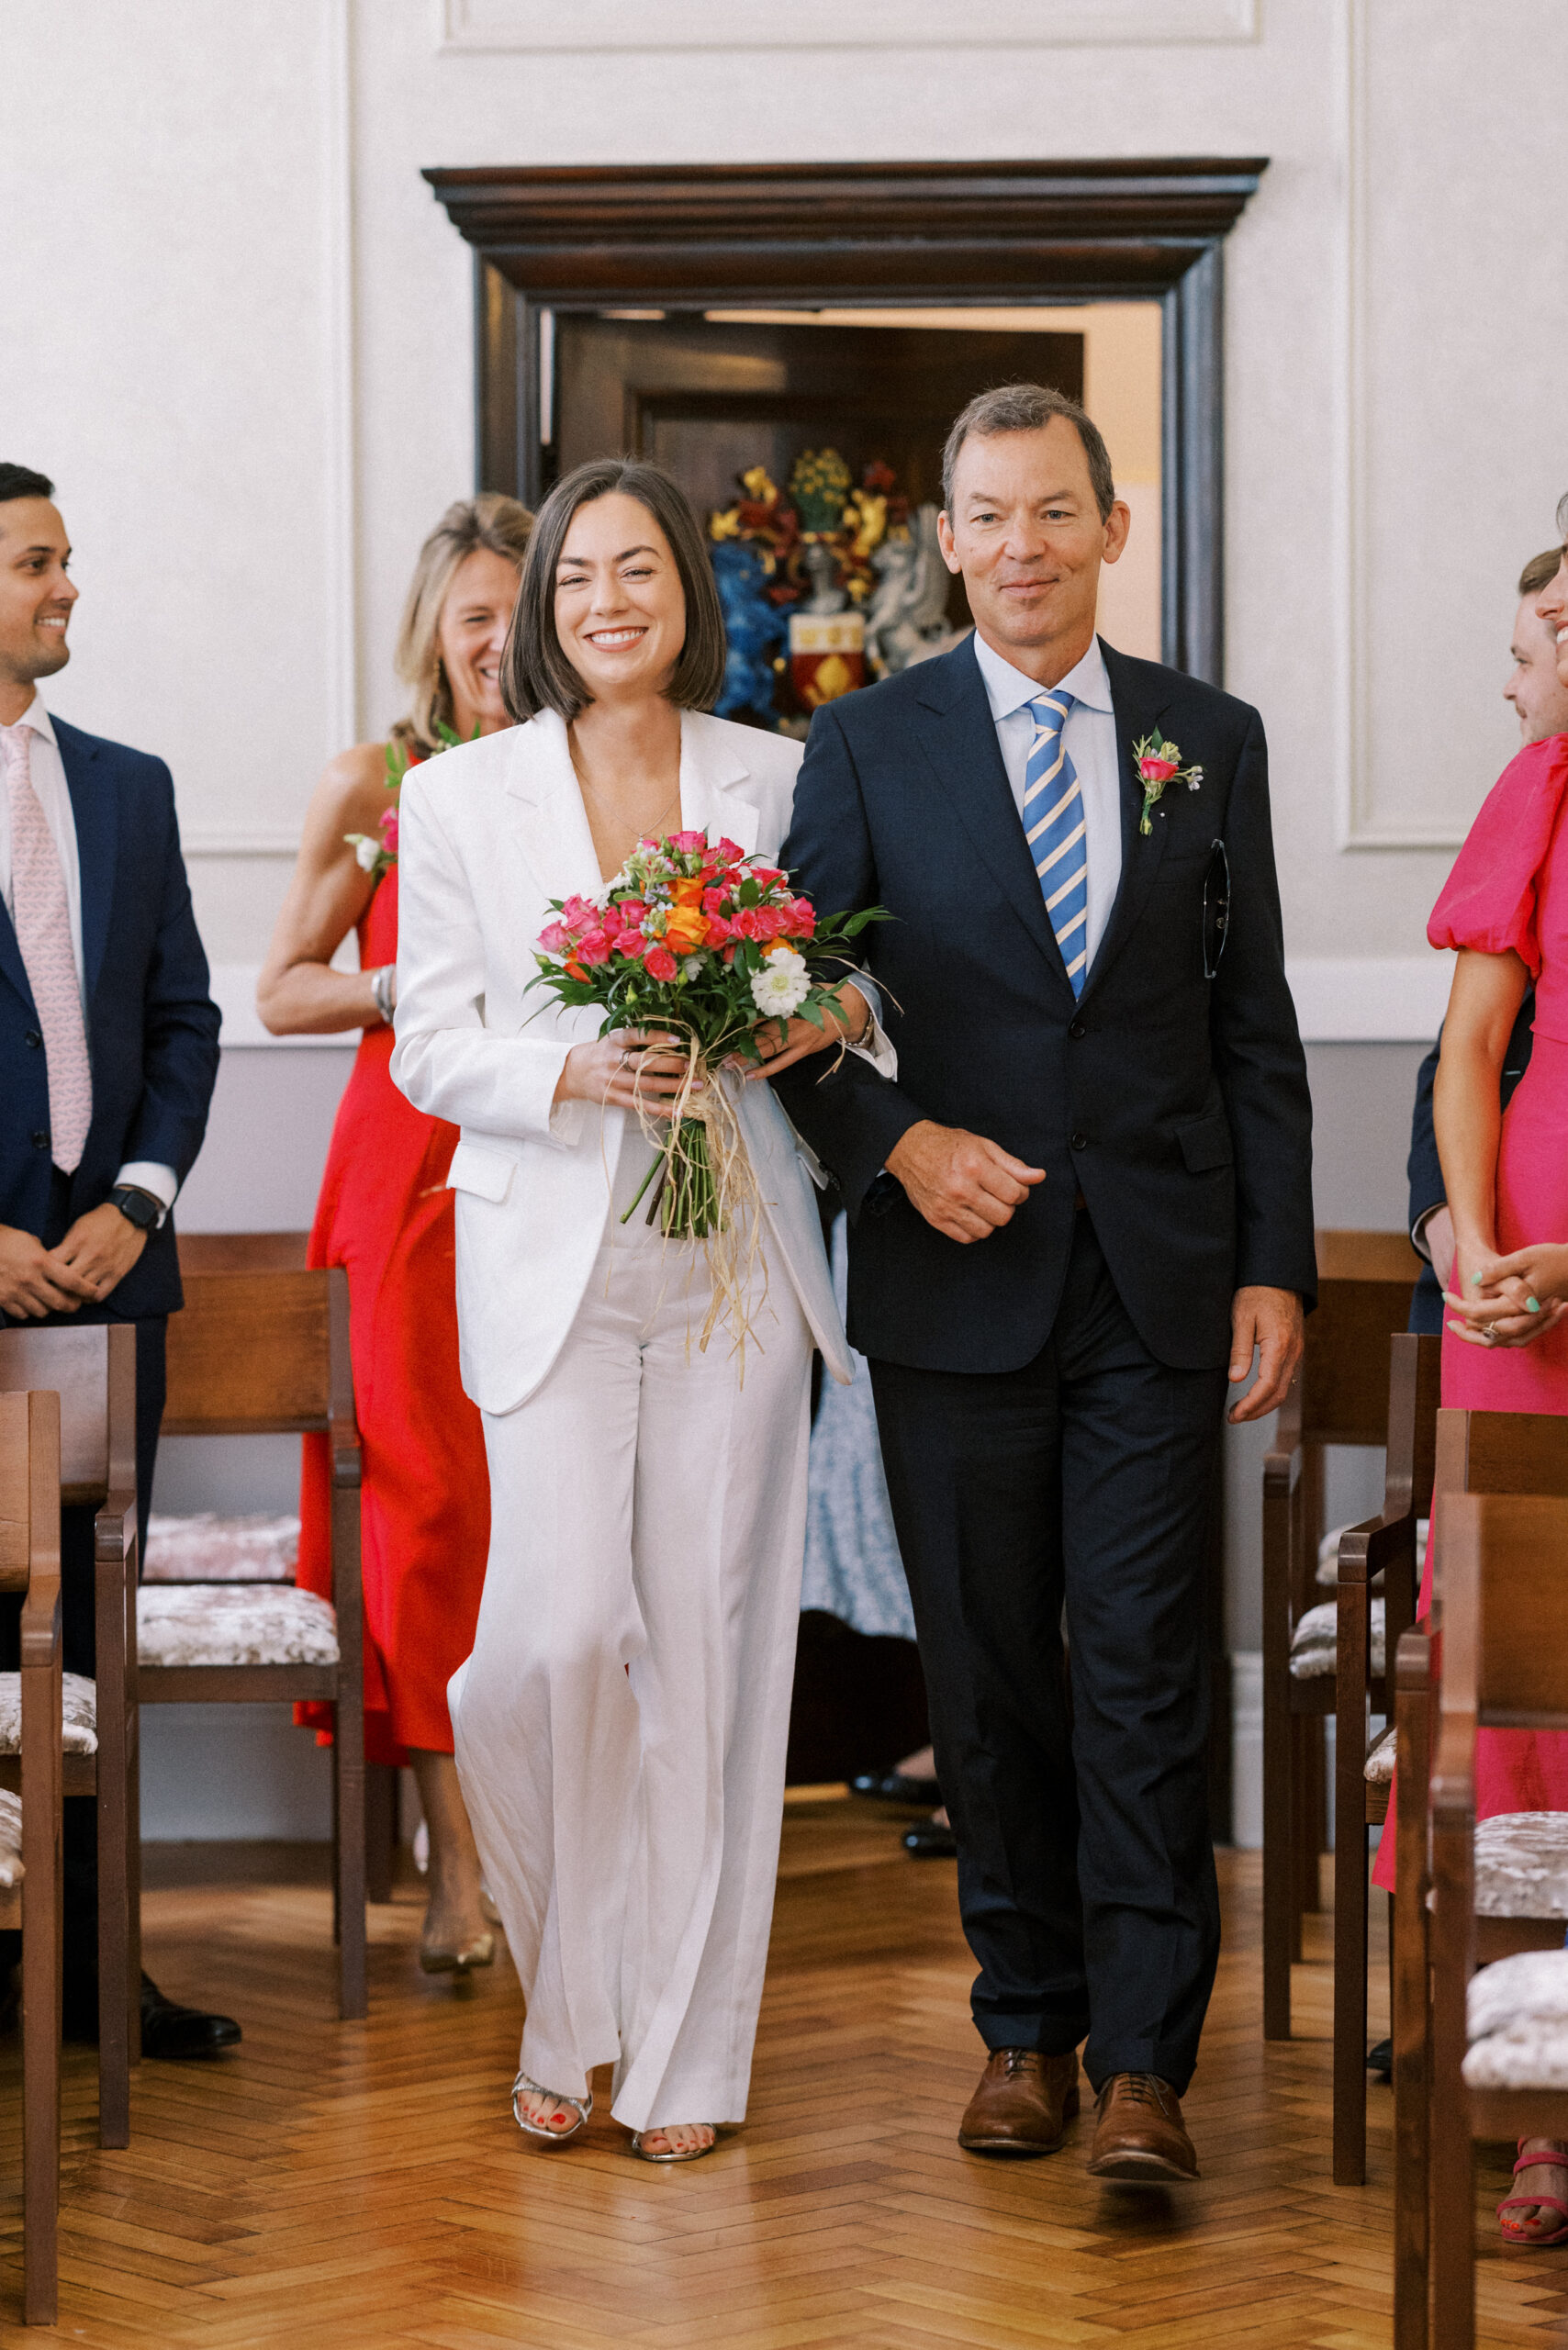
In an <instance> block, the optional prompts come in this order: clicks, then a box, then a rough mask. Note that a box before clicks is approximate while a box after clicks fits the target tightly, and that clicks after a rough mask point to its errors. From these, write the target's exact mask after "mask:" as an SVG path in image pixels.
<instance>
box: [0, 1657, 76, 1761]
mask: <svg viewBox="0 0 1568 2350" xmlns="http://www.w3.org/2000/svg"><path fill="white" fill-rule="evenodd" d="M63 1681H64V1689H63V1694H62V1699H61V1708H60V1710H61V1716H62V1722H63V1729H62V1734H61V1740H60V1751H61V1752H62V1754H95V1753H96V1752H97V1751H98V1692H97V1689H96V1687H95V1684H94V1683H92V1682H91V1681H89V1680H87V1679H86V1678H85V1677H84V1675H83V1674H82V1673H66V1674H64V1676H63ZM21 1751H22V1676H21V1674H20V1673H0V1754H19V1753H20V1752H21Z"/></svg>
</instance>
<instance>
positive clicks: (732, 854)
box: [713, 840, 745, 865]
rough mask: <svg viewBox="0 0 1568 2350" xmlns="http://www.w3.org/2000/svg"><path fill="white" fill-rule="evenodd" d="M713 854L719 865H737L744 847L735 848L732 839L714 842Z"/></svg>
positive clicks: (743, 852) (742, 854)
mask: <svg viewBox="0 0 1568 2350" xmlns="http://www.w3.org/2000/svg"><path fill="white" fill-rule="evenodd" d="M713 854H714V856H716V857H717V858H718V859H719V862H720V863H721V865H739V863H740V862H741V860H742V858H743V857H744V856H745V849H744V848H737V847H736V846H735V845H734V841H730V840H724V841H718V842H716V843H715V844H714V848H713Z"/></svg>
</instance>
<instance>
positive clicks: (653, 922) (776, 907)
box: [531, 832, 887, 1303]
mask: <svg viewBox="0 0 1568 2350" xmlns="http://www.w3.org/2000/svg"><path fill="white" fill-rule="evenodd" d="M550 902H551V904H552V906H553V907H554V911H555V912H556V914H557V915H558V917H559V919H558V920H557V921H555V922H553V923H549V924H548V926H547V927H546V928H545V929H544V930H543V931H542V932H541V933H540V936H539V945H538V950H537V959H538V963H539V976H538V978H537V979H534V980H532V982H531V984H532V986H534V987H543V988H546V989H548V990H549V991H550V993H551V994H552V995H554V997H555V998H556V1000H557V1001H558V1002H561V1003H566V1004H572V1005H584V1004H591V1005H596V1006H598V1008H599V1010H600V1011H601V1012H602V1013H603V1014H604V1018H603V1021H602V1023H601V1024H600V1027H599V1035H601V1036H603V1035H610V1033H611V1031H613V1030H616V1029H622V1028H638V1029H649V1028H652V1029H661V1030H664V1031H666V1032H667V1033H668V1034H670V1035H675V1036H677V1037H678V1038H679V1039H680V1040H681V1043H682V1045H683V1046H684V1048H685V1051H686V1056H687V1069H686V1075H685V1077H684V1079H683V1080H682V1083H681V1087H680V1091H679V1093H678V1095H677V1097H676V1099H675V1102H674V1103H673V1111H672V1115H671V1117H670V1120H669V1125H668V1132H667V1135H666V1133H665V1131H664V1127H663V1122H662V1121H660V1122H659V1124H658V1125H657V1126H655V1123H654V1121H653V1120H652V1119H647V1118H645V1119H644V1128H645V1130H646V1131H647V1133H648V1134H649V1136H650V1138H657V1139H658V1140H659V1141H660V1143H661V1148H660V1152H659V1155H658V1157H657V1158H655V1162H654V1166H653V1168H652V1169H650V1171H649V1176H648V1183H647V1184H644V1191H646V1189H647V1188H648V1184H654V1183H656V1186H657V1188H656V1189H655V1192H654V1197H653V1200H652V1201H651V1202H650V1203H649V1207H648V1222H649V1223H650V1224H651V1223H652V1222H653V1220H654V1217H655V1214H658V1216H659V1218H660V1222H661V1226H662V1229H663V1230H664V1232H665V1233H666V1235H667V1236H668V1237H671V1238H675V1239H692V1240H704V1241H708V1240H712V1239H713V1238H714V1237H717V1236H719V1235H721V1234H722V1233H724V1232H725V1231H727V1230H728V1229H729V1228H730V1227H731V1225H733V1223H734V1213H735V1211H736V1209H738V1208H742V1207H746V1206H750V1207H755V1206H756V1205H757V1204H758V1203H757V1200H756V1181H755V1179H754V1178H753V1177H752V1175H751V1169H750V1167H749V1165H748V1164H747V1161H746V1157H745V1145H744V1143H743V1142H742V1140H741V1135H740V1129H739V1126H738V1125H737V1124H736V1121H735V1114H734V1109H733V1107H732V1106H731V1105H730V1103H729V1102H727V1101H726V1100H725V1098H724V1093H723V1089H722V1086H720V1085H719V1084H718V1083H716V1082H712V1081H710V1080H711V1079H712V1078H713V1077H714V1076H716V1073H717V1071H718V1069H720V1066H721V1064H722V1063H723V1062H724V1061H726V1060H731V1059H734V1060H740V1061H749V1062H751V1063H752V1064H753V1065H756V1064H758V1063H760V1062H761V1061H762V1059H763V1058H764V1055H763V1052H762V1050H761V1045H760V1041H759V1040H760V1038H761V1035H762V1032H763V1031H764V1030H766V1029H767V1027H768V1025H769V1024H770V1023H775V1022H777V1023H778V1024H780V1033H781V1032H782V1024H783V1023H785V1022H788V1021H790V1020H791V1019H800V1020H809V1021H810V1022H811V1023H812V1025H813V1026H815V1027H817V1028H821V1029H823V1032H824V1033H826V1032H827V1029H828V1021H829V1013H830V1012H831V1011H832V1009H833V1008H834V991H835V990H836V989H837V988H838V987H839V985H840V984H841V983H842V982H843V980H844V979H845V978H846V975H848V974H850V973H851V972H853V970H854V968H855V965H854V961H853V958H852V957H851V955H850V953H849V951H848V950H849V948H850V947H851V946H852V944H853V942H854V940H855V939H856V938H857V936H858V935H859V934H860V932H861V931H862V930H864V929H865V927H866V925H867V923H872V922H878V921H883V920H886V919H887V916H886V914H885V913H884V912H883V909H882V908H881V907H879V906H873V907H868V908H867V909H866V910H865V911H864V912H860V913H856V914H833V915H830V916H828V917H827V918H826V919H825V920H824V919H822V918H820V917H819V916H818V914H817V913H816V912H815V910H814V908H813V907H812V905H811V903H810V901H808V900H807V899H805V898H801V897H797V896H796V895H795V893H794V891H793V890H791V889H790V877H789V875H788V874H787V873H785V872H784V871H782V870H781V868H780V867H778V866H776V865H769V864H768V863H767V860H766V859H765V858H763V857H760V856H746V855H745V852H744V851H743V850H741V849H739V848H737V847H736V846H735V844H734V841H728V840H719V841H710V839H709V838H708V835H707V834H706V833H694V832H687V833H673V834H669V835H668V836H667V837H666V838H663V839H652V840H644V841H641V842H639V843H638V845H637V846H636V848H634V849H633V852H632V854H631V856H629V857H628V858H627V860H626V862H625V865H624V866H623V867H622V870H621V871H620V872H619V873H618V874H617V875H616V876H615V878H614V879H613V881H610V882H608V883H607V884H606V885H605V887H604V888H603V889H602V890H599V892H598V893H597V895H595V896H594V897H591V898H583V897H572V898H566V899H565V900H562V899H558V898H553V899H552V900H551V901H550ZM642 1197H643V1192H639V1193H638V1195H637V1199H636V1200H633V1203H632V1207H631V1208H628V1209H627V1211H626V1215H628V1216H629V1215H630V1214H632V1210H633V1208H635V1207H636V1206H637V1204H638V1202H639V1201H640V1200H641V1199H642ZM625 1220H626V1218H625V1217H624V1216H623V1217H622V1222H623V1223H624V1222H625ZM751 1222H752V1225H753V1229H754V1233H755V1225H756V1218H755V1216H753V1218H752V1219H751ZM715 1270H716V1271H717V1270H719V1269H718V1268H715ZM717 1285H719V1284H716V1286H717ZM728 1286H730V1287H731V1292H732V1303H734V1285H733V1284H731V1285H728Z"/></svg>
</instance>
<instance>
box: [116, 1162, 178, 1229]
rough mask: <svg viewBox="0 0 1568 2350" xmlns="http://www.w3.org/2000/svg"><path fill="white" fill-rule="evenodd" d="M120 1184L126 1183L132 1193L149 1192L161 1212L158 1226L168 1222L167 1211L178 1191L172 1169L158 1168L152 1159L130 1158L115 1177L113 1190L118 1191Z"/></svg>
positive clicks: (176, 1179)
mask: <svg viewBox="0 0 1568 2350" xmlns="http://www.w3.org/2000/svg"><path fill="white" fill-rule="evenodd" d="M122 1183H128V1184H129V1186H130V1188H131V1190H132V1191H135V1192H149V1193H150V1194H151V1197H152V1198H153V1199H155V1200H156V1201H157V1203H158V1204H159V1206H160V1207H161V1208H162V1212H163V1213H162V1215H160V1217H159V1218H158V1225H159V1226H160V1227H162V1225H164V1224H166V1223H167V1222H168V1217H169V1210H170V1209H171V1208H172V1207H173V1206H174V1202H175V1199H176V1198H177V1197H178V1194H179V1189H180V1179H179V1177H178V1176H177V1175H176V1174H175V1172H174V1169H173V1168H172V1167H160V1166H159V1164H158V1162H157V1160H156V1159H153V1158H132V1159H130V1160H129V1161H128V1162H127V1164H126V1165H125V1166H124V1167H122V1168H121V1169H120V1170H119V1173H118V1175H117V1176H116V1177H115V1180H114V1185H113V1188H114V1189H115V1190H116V1191H118V1189H119V1186H120V1185H121V1184H122Z"/></svg>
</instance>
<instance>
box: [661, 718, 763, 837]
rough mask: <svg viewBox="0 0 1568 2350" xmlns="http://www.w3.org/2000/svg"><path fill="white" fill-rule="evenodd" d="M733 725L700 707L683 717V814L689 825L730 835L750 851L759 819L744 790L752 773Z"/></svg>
mask: <svg viewBox="0 0 1568 2350" xmlns="http://www.w3.org/2000/svg"><path fill="white" fill-rule="evenodd" d="M733 734H734V730H732V729H730V728H728V727H725V726H722V725H721V724H720V723H718V722H715V721H714V720H712V719H711V718H706V717H704V716H703V714H702V713H701V711H685V712H683V713H682V717H681V722H680V818H681V822H682V823H683V824H684V825H685V826H686V828H687V830H688V831H689V832H693V833H703V832H705V833H707V834H708V835H709V837H710V838H711V839H715V840H717V839H721V838H727V839H729V840H732V841H734V844H735V846H736V847H737V848H741V849H744V850H745V853H746V855H747V856H750V855H751V853H752V851H753V850H754V849H755V848H756V842H757V834H758V831H759V829H760V825H761V818H760V817H759V815H758V813H757V810H756V803H755V801H753V800H749V799H748V798H747V797H746V793H745V784H746V781H747V778H748V777H749V775H750V769H749V768H748V767H747V766H746V764H745V760H744V759H742V758H741V757H740V755H739V754H738V752H737V750H736V747H735V744H734V739H733Z"/></svg>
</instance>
